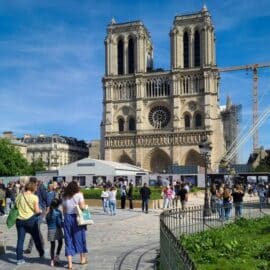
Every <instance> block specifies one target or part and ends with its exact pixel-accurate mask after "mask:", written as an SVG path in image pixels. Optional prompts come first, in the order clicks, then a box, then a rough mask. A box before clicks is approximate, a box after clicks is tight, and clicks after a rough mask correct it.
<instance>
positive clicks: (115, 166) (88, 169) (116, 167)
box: [58, 158, 149, 176]
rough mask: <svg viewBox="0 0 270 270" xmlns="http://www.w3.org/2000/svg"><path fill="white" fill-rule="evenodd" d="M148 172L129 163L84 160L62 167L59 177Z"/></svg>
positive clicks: (130, 174)
mask: <svg viewBox="0 0 270 270" xmlns="http://www.w3.org/2000/svg"><path fill="white" fill-rule="evenodd" d="M148 173H149V172H148V171H147V170H144V169H142V168H140V167H136V166H133V165H131V164H128V163H118V162H113V161H106V160H100V159H91V158H84V159H81V160H78V161H76V162H73V163H71V164H68V165H66V166H63V167H61V168H60V169H59V170H58V175H59V176H63V175H65V176H68V175H74V176H75V175H97V176H98V175H102V176H109V175H110V176H122V175H129V176H132V175H134V176H135V175H137V174H148Z"/></svg>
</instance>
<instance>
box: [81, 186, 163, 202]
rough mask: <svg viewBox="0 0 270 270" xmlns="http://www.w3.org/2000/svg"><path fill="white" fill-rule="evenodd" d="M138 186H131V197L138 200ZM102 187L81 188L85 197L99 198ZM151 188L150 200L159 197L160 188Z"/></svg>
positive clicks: (139, 197)
mask: <svg viewBox="0 0 270 270" xmlns="http://www.w3.org/2000/svg"><path fill="white" fill-rule="evenodd" d="M140 188H141V187H134V188H133V199H134V200H140V199H141V196H140ZM102 190H103V189H102V188H91V189H82V192H83V194H84V198H85V199H100V198H101V197H100V195H101V192H102ZM150 190H151V200H157V199H161V188H160V187H150ZM117 199H120V189H117Z"/></svg>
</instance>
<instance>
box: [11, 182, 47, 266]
mask: <svg viewBox="0 0 270 270" xmlns="http://www.w3.org/2000/svg"><path fill="white" fill-rule="evenodd" d="M35 190H36V185H35V183H33V182H28V183H27V184H26V185H25V191H24V192H22V193H21V194H20V195H18V196H17V198H16V201H15V204H16V207H17V209H18V212H19V216H18V218H17V220H16V228H17V234H18V239H17V248H16V253H17V264H18V265H20V264H23V263H25V260H24V259H23V244H24V239H25V234H26V233H29V234H30V235H31V237H32V239H33V241H34V243H35V246H36V248H37V250H38V252H39V256H40V257H41V258H42V257H43V256H44V248H43V245H42V242H41V238H40V232H39V227H38V217H37V214H38V215H40V214H41V212H42V211H41V209H40V208H39V203H38V197H37V196H36V195H35V194H34V192H35Z"/></svg>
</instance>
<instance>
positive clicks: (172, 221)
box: [160, 200, 270, 270]
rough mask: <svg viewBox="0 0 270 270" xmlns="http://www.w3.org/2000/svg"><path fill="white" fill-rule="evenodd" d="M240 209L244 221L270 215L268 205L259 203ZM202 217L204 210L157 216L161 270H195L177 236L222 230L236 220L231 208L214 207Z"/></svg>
mask: <svg viewBox="0 0 270 270" xmlns="http://www.w3.org/2000/svg"><path fill="white" fill-rule="evenodd" d="M241 209H242V213H241V216H242V217H244V218H258V217H262V216H264V215H267V214H268V215H270V204H266V203H265V204H261V203H260V202H259V201H258V200H256V201H249V202H245V203H243V204H242V208H241ZM203 213H204V211H203V206H196V207H189V208H187V209H185V210H184V211H182V210H181V209H179V208H173V209H170V210H166V211H164V212H163V213H162V214H161V215H160V267H161V270H182V269H183V270H193V269H195V266H194V263H193V262H192V260H191V259H190V257H189V255H188V253H187V252H186V251H185V249H184V248H183V247H182V245H181V242H180V241H179V238H180V236H181V235H183V234H193V233H196V232H200V231H204V230H207V229H211V228H216V227H221V226H224V225H225V224H228V223H229V222H233V221H234V220H235V219H236V218H238V217H239V216H237V212H236V210H235V207H234V206H233V205H228V206H225V207H224V206H218V205H216V206H215V207H214V208H212V209H211V214H210V215H208V216H204V215H203Z"/></svg>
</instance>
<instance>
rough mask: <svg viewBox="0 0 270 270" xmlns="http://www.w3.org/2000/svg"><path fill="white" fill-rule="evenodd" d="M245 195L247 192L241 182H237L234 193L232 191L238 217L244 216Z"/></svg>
mask: <svg viewBox="0 0 270 270" xmlns="http://www.w3.org/2000/svg"><path fill="white" fill-rule="evenodd" d="M244 195H245V193H244V190H243V188H242V187H241V186H240V185H239V184H237V185H236V187H235V189H234V191H233V193H232V197H233V204H234V209H235V217H236V218H239V217H241V216H242V209H243V197H244Z"/></svg>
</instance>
